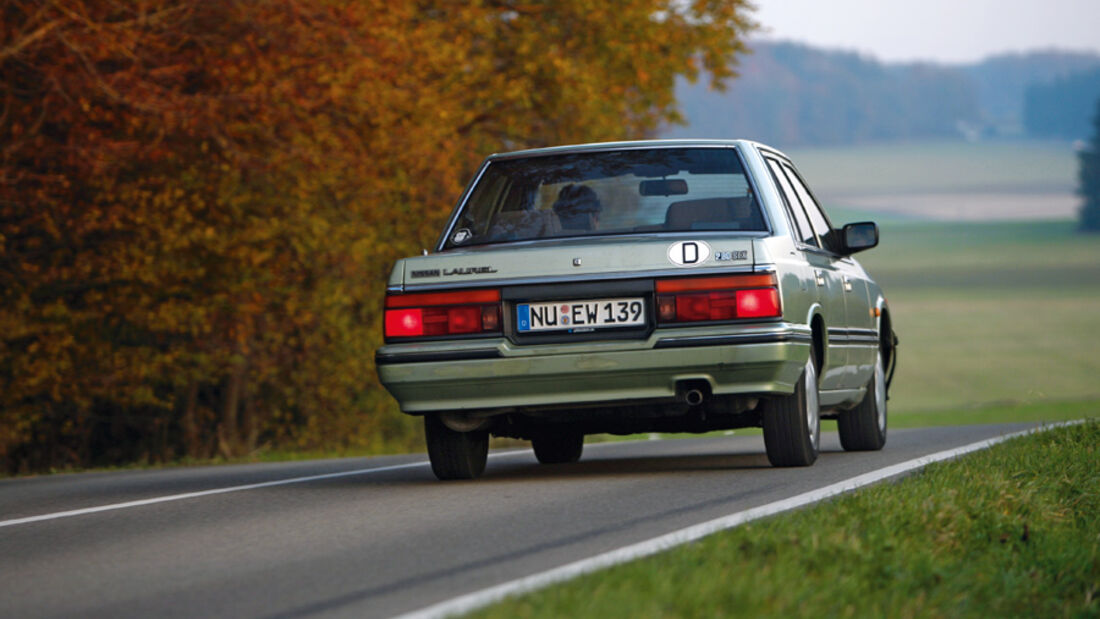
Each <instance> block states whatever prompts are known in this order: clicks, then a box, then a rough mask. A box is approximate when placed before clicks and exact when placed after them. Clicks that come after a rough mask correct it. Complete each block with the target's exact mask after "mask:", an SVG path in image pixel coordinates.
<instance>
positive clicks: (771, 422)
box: [761, 350, 821, 466]
mask: <svg viewBox="0 0 1100 619" xmlns="http://www.w3.org/2000/svg"><path fill="white" fill-rule="evenodd" d="M761 406H762V408H763V418H764V419H763V421H764V447H765V448H766V449H767V451H768V461H769V462H771V463H772V466H810V465H811V464H813V463H814V461H816V460H817V453H818V449H819V448H820V445H821V407H820V405H819V403H818V396H817V366H816V365H815V364H814V353H813V351H812V350H811V351H810V358H809V360H807V361H806V367H805V368H804V369H803V370H802V375H801V376H799V377H798V383H797V384H796V385H795V388H794V393H792V394H791V395H788V396H781V397H775V398H768V399H766V400H764V401H763V402H762V403H761Z"/></svg>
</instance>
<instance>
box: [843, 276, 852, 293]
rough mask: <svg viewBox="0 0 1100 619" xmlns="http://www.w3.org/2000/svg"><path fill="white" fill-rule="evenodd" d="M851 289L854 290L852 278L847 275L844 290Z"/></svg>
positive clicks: (849, 290) (848, 290)
mask: <svg viewBox="0 0 1100 619" xmlns="http://www.w3.org/2000/svg"><path fill="white" fill-rule="evenodd" d="M851 291H852V280H850V279H848V278H847V277H845V278H844V292H851Z"/></svg>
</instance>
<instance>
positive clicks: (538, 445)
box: [531, 432, 584, 464]
mask: <svg viewBox="0 0 1100 619" xmlns="http://www.w3.org/2000/svg"><path fill="white" fill-rule="evenodd" d="M531 446H532V447H534V448H535V457H536V458H538V461H539V462H541V463H542V464H568V463H571V462H576V461H577V460H580V459H581V453H582V452H583V451H584V435H583V434H581V433H580V432H554V433H549V432H548V433H546V434H539V435H536V436H535V437H534V438H532V439H531Z"/></svg>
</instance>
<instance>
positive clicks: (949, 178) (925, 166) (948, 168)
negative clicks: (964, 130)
mask: <svg viewBox="0 0 1100 619" xmlns="http://www.w3.org/2000/svg"><path fill="white" fill-rule="evenodd" d="M786 152H787V154H788V155H790V156H791V158H792V159H794V161H795V164H797V165H798V167H799V170H801V172H802V173H803V174H804V175H805V176H806V178H807V179H808V180H809V182H810V184H811V186H812V187H813V188H814V190H815V191H816V192H818V194H821V195H824V196H826V197H827V196H829V195H837V194H859V193H951V192H957V191H990V190H992V191H1025V192H1036V191H1072V190H1073V188H1074V187H1075V186H1076V182H1077V177H1076V173H1077V162H1076V156H1075V155H1074V151H1073V147H1072V145H1070V144H1069V143H1067V142H1055V141H1050V142H1047V141H1030V140H1022V141H1014V142H1006V141H992V142H976V143H970V142H961V141H948V142H917V143H906V144H874V145H864V146H853V147H822V148H797V149H788V150H787V151H786Z"/></svg>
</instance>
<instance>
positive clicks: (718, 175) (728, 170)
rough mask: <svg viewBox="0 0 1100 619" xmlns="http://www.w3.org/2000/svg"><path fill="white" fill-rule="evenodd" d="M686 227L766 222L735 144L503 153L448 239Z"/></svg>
mask: <svg viewBox="0 0 1100 619" xmlns="http://www.w3.org/2000/svg"><path fill="white" fill-rule="evenodd" d="M688 230H747V231H764V230H767V227H766V226H765V223H764V218H763V217H762V216H761V214H760V207H759V206H758V204H757V202H756V200H755V199H754V197H753V195H752V190H751V188H750V187H749V183H748V181H747V179H746V178H745V173H744V169H743V168H742V166H741V161H740V159H739V158H738V157H737V153H736V152H735V151H734V150H732V149H726V148H659V149H646V150H622V151H610V152H593V153H578V154H570V155H554V156H544V157H531V158H527V159H507V160H502V161H496V162H494V163H492V164H490V165H489V166H488V167H487V168H486V169H485V172H484V173H483V174H482V175H481V177H480V178H479V179H478V181H477V185H476V186H475V187H474V188H473V190H472V191H471V192H470V194H469V198H468V199H467V201H466V203H465V204H463V206H462V210H461V212H459V214H458V218H457V220H456V222H455V224H454V225H453V226H452V228H451V230H450V233H449V234H448V238H447V239H446V243H445V244H444V247H445V248H448V249H449V248H454V247H467V246H472V245H485V244H491V243H505V242H512V241H527V240H533V239H544V238H566V237H577V236H586V235H616V234H634V233H639V232H643V233H647V232H676V231H688Z"/></svg>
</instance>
